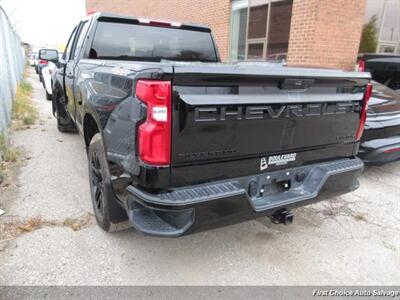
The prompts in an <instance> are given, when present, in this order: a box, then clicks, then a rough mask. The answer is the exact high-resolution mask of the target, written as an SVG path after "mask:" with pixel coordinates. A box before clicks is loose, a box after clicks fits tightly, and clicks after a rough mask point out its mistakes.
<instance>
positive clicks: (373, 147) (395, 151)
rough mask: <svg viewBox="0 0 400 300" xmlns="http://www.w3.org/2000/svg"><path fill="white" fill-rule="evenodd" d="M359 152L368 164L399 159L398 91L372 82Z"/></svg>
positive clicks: (399, 97) (399, 106) (399, 121)
mask: <svg viewBox="0 0 400 300" xmlns="http://www.w3.org/2000/svg"><path fill="white" fill-rule="evenodd" d="M372 86H373V92H372V96H371V98H370V100H369V106H368V113H367V121H366V123H365V130H364V134H363V137H362V140H361V146H360V151H359V154H358V156H359V157H360V158H362V159H363V160H364V162H365V163H367V164H383V163H387V162H391V161H395V160H398V159H400V94H399V93H397V92H395V91H393V90H392V89H390V88H388V87H387V86H385V85H382V84H380V83H379V82H376V81H374V82H373V85H372Z"/></svg>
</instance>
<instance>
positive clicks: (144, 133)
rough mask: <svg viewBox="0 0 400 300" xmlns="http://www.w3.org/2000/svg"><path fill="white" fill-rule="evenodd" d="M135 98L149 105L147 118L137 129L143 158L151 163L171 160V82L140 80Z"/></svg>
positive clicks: (161, 163)
mask: <svg viewBox="0 0 400 300" xmlns="http://www.w3.org/2000/svg"><path fill="white" fill-rule="evenodd" d="M136 97H137V98H138V100H140V101H141V102H143V103H144V104H146V106H147V118H146V121H145V122H144V123H142V124H141V125H140V126H139V129H138V151H139V157H140V159H141V160H142V161H143V162H145V163H147V164H150V165H168V164H170V162H171V82H170V81H158V80H139V81H138V82H137V84H136Z"/></svg>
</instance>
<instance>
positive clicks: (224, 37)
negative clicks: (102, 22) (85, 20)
mask: <svg viewBox="0 0 400 300" xmlns="http://www.w3.org/2000/svg"><path fill="white" fill-rule="evenodd" d="M86 11H87V12H89V11H99V12H114V13H119V14H125V15H132V16H144V17H153V18H160V19H170V20H174V21H181V22H183V21H191V22H197V23H203V24H207V25H209V26H210V27H211V29H212V31H213V33H214V37H215V39H216V42H217V45H218V49H219V52H220V55H221V58H222V60H223V61H227V60H228V49H229V23H230V0H195V1H193V0H134V1H129V0H112V1H111V0H86Z"/></svg>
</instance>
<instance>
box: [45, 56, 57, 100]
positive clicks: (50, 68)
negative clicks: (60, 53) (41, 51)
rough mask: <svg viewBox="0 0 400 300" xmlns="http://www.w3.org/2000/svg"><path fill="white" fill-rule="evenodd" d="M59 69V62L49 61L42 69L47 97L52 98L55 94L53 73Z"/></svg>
mask: <svg viewBox="0 0 400 300" xmlns="http://www.w3.org/2000/svg"><path fill="white" fill-rule="evenodd" d="M56 69H57V63H56V62H52V61H49V62H48V63H47V65H46V66H44V67H43V69H42V77H43V84H44V88H45V91H46V99H47V100H51V95H52V94H53V88H52V86H53V75H54V72H55V70H56Z"/></svg>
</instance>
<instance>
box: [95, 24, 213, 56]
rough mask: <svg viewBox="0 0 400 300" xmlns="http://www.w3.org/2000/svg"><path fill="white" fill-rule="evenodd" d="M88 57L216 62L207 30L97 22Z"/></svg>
mask: <svg viewBox="0 0 400 300" xmlns="http://www.w3.org/2000/svg"><path fill="white" fill-rule="evenodd" d="M89 58H97V59H120V60H139V61H160V60H161V59H168V60H178V61H202V62H216V61H217V55H216V53H215V48H214V43H213V40H212V38H211V33H210V32H202V31H194V30H184V29H176V28H170V27H155V26H146V25H136V24H125V23H112V22H99V23H98V25H97V29H96V34H95V37H94V40H93V44H92V48H91V49H90V54H89Z"/></svg>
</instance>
